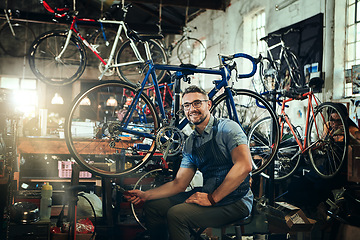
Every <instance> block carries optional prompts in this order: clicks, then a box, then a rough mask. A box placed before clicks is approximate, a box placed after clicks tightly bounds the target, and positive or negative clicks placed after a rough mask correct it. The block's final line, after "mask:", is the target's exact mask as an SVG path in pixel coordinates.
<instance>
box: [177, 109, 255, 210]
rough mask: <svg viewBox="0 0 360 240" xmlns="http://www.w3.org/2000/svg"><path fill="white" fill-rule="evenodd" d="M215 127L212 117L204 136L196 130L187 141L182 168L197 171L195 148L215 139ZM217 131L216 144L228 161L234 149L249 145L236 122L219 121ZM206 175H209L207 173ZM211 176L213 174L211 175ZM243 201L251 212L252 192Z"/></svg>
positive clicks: (228, 120)
mask: <svg viewBox="0 0 360 240" xmlns="http://www.w3.org/2000/svg"><path fill="white" fill-rule="evenodd" d="M213 125H214V117H213V116H211V117H210V120H209V123H208V124H207V126H206V127H205V129H204V131H203V133H202V134H199V133H198V132H197V131H196V130H194V131H193V132H192V133H191V134H190V136H189V137H188V138H187V139H186V141H185V144H184V148H183V159H182V162H181V165H180V167H183V168H193V169H194V170H196V169H197V166H196V164H195V162H196V160H195V159H193V156H192V151H193V147H196V148H197V147H199V146H201V145H203V144H205V143H206V142H208V141H210V140H211V139H212V138H213ZM217 129H218V130H217V134H216V144H217V145H218V147H219V149H220V151H221V152H222V154H223V155H224V156H225V157H226V158H227V159H231V151H232V150H233V149H234V148H236V147H237V146H239V145H241V144H247V137H246V135H245V133H244V131H243V130H242V128H241V127H240V126H239V124H237V123H236V122H234V121H232V120H230V119H218V126H217ZM195 139H196V140H195ZM194 141H195V144H194ZM203 174H204V173H203ZM206 174H209V173H208V172H207V173H206ZM226 174H227V173H226ZM210 175H212V174H211V173H210ZM242 199H243V202H244V203H245V204H246V205H247V207H248V208H249V211H251V207H252V201H253V195H252V192H251V190H250V191H249V192H248V193H247V194H246V195H245V196H244V197H243V198H242Z"/></svg>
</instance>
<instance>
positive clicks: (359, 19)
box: [345, 0, 360, 96]
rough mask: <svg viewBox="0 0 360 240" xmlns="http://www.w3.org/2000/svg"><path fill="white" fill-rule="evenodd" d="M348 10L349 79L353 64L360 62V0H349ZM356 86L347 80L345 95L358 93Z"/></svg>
mask: <svg viewBox="0 0 360 240" xmlns="http://www.w3.org/2000/svg"><path fill="white" fill-rule="evenodd" d="M346 10H347V14H346V15H347V16H346V51H345V76H346V77H348V79H349V74H350V72H351V69H352V66H354V65H359V64H360V1H359V0H347V8H346ZM355 88H356V86H355V85H353V83H352V81H351V80H347V81H345V96H351V95H353V94H357V93H358V91H357V90H355ZM353 90H354V91H353Z"/></svg>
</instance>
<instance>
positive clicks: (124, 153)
mask: <svg viewBox="0 0 360 240" xmlns="http://www.w3.org/2000/svg"><path fill="white" fill-rule="evenodd" d="M136 93H137V90H136V88H135V87H134V86H131V85H129V84H127V83H124V82H121V81H115V80H112V81H104V82H101V83H100V84H97V85H95V86H93V87H92V88H90V89H88V90H86V91H85V92H83V93H81V94H79V95H78V96H77V97H76V98H75V99H74V101H73V103H72V105H71V108H70V110H69V112H68V115H67V116H68V117H67V119H66V122H65V138H66V144H67V147H68V149H69V151H70V153H71V154H72V156H73V157H74V159H75V160H76V162H77V163H78V164H79V165H80V166H82V167H83V168H84V169H86V170H88V171H90V172H91V173H93V174H95V175H99V176H102V177H117V176H121V175H123V174H127V173H130V172H133V171H135V170H137V169H139V168H140V167H141V166H143V165H144V164H145V163H146V162H147V161H148V160H149V159H150V158H151V157H152V155H153V153H154V152H155V150H156V141H155V136H154V137H153V139H152V138H150V137H144V136H139V132H142V133H148V134H150V135H155V133H156V131H157V129H158V128H159V120H158V115H157V114H156V112H155V107H154V105H153V103H152V102H151V100H150V99H149V98H148V96H146V95H145V93H141V94H140V99H139V102H138V103H137V106H139V108H137V109H141V107H142V106H143V105H146V108H147V111H146V113H145V112H140V111H139V112H138V111H137V112H136V113H134V114H133V115H132V116H131V119H129V125H128V127H127V128H126V129H128V130H129V129H130V130H132V131H133V132H131V131H130V132H131V133H130V132H129V131H127V132H125V131H122V130H121V127H122V126H123V124H122V121H121V120H123V119H124V118H125V115H124V113H125V111H126V110H124V109H126V108H127V106H128V104H130V102H131V101H132V99H131V98H132V96H133V95H132V94H136ZM111 98H112V104H110V103H111V102H110V101H108V99H111ZM129 98H130V99H129ZM84 99H86V100H84ZM114 100H115V101H114ZM85 101H87V103H88V105H84V104H83V103H84V102H85ZM89 104H90V105H89ZM135 144H137V145H135ZM135 146H139V149H137V148H135ZM140 147H141V148H140Z"/></svg>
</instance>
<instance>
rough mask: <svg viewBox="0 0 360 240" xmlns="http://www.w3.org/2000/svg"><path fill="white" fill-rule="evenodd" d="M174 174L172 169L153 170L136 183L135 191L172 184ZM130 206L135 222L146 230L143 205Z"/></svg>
mask: <svg viewBox="0 0 360 240" xmlns="http://www.w3.org/2000/svg"><path fill="white" fill-rule="evenodd" d="M172 172H173V171H172V170H171V169H163V168H158V169H153V170H151V171H149V172H147V173H145V174H144V175H142V176H141V177H140V178H139V180H138V181H137V182H136V183H135V185H134V188H133V189H134V190H135V189H138V190H142V191H146V190H150V189H152V188H156V187H159V186H161V185H163V184H164V183H167V182H170V181H171V180H172V179H173V174H172ZM130 206H131V212H132V214H133V215H134V218H135V220H136V221H137V222H138V223H139V225H140V226H141V227H142V228H144V229H145V230H146V227H145V220H144V213H143V208H142V205H139V204H138V205H134V204H133V203H131V204H130Z"/></svg>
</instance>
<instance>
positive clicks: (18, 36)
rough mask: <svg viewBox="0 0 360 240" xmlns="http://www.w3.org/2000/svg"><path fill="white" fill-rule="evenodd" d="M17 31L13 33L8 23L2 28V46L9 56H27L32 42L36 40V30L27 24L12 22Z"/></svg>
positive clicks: (0, 42)
mask: <svg viewBox="0 0 360 240" xmlns="http://www.w3.org/2000/svg"><path fill="white" fill-rule="evenodd" d="M11 26H12V28H13V30H14V32H15V36H14V35H13V34H12V31H11V29H10V26H9V24H8V23H6V24H4V25H3V27H2V28H1V29H0V36H1V38H0V48H1V49H2V50H3V51H4V52H5V53H6V54H7V55H9V56H12V57H25V56H26V55H27V52H28V48H29V46H30V44H31V43H32V42H33V41H34V40H35V34H34V31H33V30H32V29H31V28H30V27H29V26H27V25H23V24H19V23H11Z"/></svg>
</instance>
